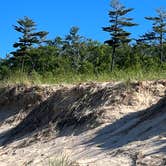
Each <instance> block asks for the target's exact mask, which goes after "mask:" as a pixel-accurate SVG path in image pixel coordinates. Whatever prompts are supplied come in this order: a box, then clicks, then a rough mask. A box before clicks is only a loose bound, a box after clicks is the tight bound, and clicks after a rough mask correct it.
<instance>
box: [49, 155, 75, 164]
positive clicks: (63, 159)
mask: <svg viewBox="0 0 166 166" xmlns="http://www.w3.org/2000/svg"><path fill="white" fill-rule="evenodd" d="M48 166H78V164H76V163H74V162H71V161H70V160H69V158H68V157H66V156H62V157H60V158H54V159H52V160H49V162H48Z"/></svg>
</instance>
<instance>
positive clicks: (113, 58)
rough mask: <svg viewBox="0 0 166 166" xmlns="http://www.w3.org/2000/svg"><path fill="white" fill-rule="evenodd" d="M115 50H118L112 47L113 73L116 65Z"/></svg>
mask: <svg viewBox="0 0 166 166" xmlns="http://www.w3.org/2000/svg"><path fill="white" fill-rule="evenodd" d="M115 49H116V47H115V46H113V47H112V59H111V72H112V71H113V69H114V64H115V51H116V50H115Z"/></svg>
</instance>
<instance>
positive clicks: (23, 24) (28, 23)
mask: <svg viewBox="0 0 166 166" xmlns="http://www.w3.org/2000/svg"><path fill="white" fill-rule="evenodd" d="M17 23H18V25H14V29H15V30H16V31H17V32H19V33H21V34H22V37H20V38H19V41H18V42H16V43H14V44H13V47H14V48H17V50H16V51H14V52H12V54H13V56H14V57H20V56H24V55H26V52H27V50H28V49H30V48H32V46H33V45H35V44H36V45H39V44H41V43H42V42H43V41H44V39H45V37H46V36H47V34H48V32H46V31H39V32H35V30H36V23H35V22H34V21H33V20H32V19H30V18H29V17H24V18H23V19H19V20H17Z"/></svg>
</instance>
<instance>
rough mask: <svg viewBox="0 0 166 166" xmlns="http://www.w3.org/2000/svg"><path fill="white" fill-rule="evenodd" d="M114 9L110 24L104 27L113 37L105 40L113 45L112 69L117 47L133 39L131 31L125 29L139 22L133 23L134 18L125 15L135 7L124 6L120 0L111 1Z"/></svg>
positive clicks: (110, 13)
mask: <svg viewBox="0 0 166 166" xmlns="http://www.w3.org/2000/svg"><path fill="white" fill-rule="evenodd" d="M111 8H112V10H111V11H109V17H110V21H109V22H110V24H111V25H110V26H108V27H103V31H106V32H109V33H110V35H111V39H110V40H107V41H105V43H107V44H108V45H109V46H111V47H112V60H111V71H112V70H113V68H114V63H115V58H116V57H115V54H116V48H117V47H119V46H120V45H122V44H124V43H129V42H130V41H131V40H132V39H130V38H129V36H130V34H131V33H130V32H127V31H125V30H124V28H125V27H132V26H135V25H137V24H135V23H132V20H133V19H132V18H126V17H124V16H125V15H126V14H128V13H129V12H131V11H132V10H133V8H128V9H126V7H124V6H123V5H122V4H121V3H120V2H119V1H118V0H112V1H111Z"/></svg>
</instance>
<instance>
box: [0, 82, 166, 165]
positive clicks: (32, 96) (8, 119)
mask: <svg viewBox="0 0 166 166" xmlns="http://www.w3.org/2000/svg"><path fill="white" fill-rule="evenodd" d="M165 90H166V81H164V80H162V81H156V82H154V81H153V82H136V83H132V84H123V83H102V84H99V83H98V84H96V83H90V84H80V85H76V86H65V87H64V86H54V87H53V86H52V87H48V86H43V87H25V86H21V87H19V86H15V87H10V88H5V89H3V90H1V99H0V166H16V165H18V166H21V165H32V166H33V165H34V166H36V165H39V166H40V165H44V166H45V165H48V162H49V160H51V159H54V158H57V157H61V156H62V155H67V156H68V157H69V158H70V159H71V160H72V161H77V163H78V164H79V165H82V166H95V165H97V166H100V165H102V166H107V165H108V166H110V165H111V166H118V165H119V166H121V165H124V166H125V165H126V166H132V165H140V166H141V165H148V166H153V165H154V166H157V165H159V166H162V165H163V166H165V165H166V97H165Z"/></svg>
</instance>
